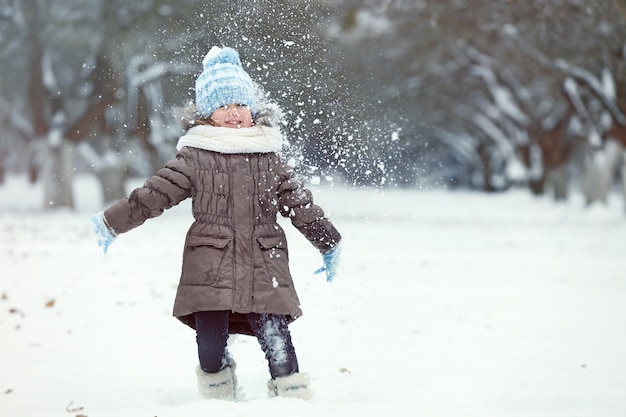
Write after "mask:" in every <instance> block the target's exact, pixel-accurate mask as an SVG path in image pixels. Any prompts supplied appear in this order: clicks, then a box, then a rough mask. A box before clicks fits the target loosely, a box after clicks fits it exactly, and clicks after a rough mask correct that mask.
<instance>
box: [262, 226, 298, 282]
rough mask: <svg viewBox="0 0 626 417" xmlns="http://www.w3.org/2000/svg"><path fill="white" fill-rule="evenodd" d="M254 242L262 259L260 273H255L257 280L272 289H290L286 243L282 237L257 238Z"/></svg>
mask: <svg viewBox="0 0 626 417" xmlns="http://www.w3.org/2000/svg"><path fill="white" fill-rule="evenodd" d="M256 241H257V243H258V244H259V248H260V252H259V255H260V257H261V259H262V263H260V267H261V271H257V275H256V276H257V278H260V279H261V280H262V281H263V282H265V283H267V284H271V286H272V287H274V288H277V287H287V288H288V287H292V286H293V282H292V280H291V274H290V272H289V254H288V251H287V241H286V240H285V238H284V236H259V237H257V238H256Z"/></svg>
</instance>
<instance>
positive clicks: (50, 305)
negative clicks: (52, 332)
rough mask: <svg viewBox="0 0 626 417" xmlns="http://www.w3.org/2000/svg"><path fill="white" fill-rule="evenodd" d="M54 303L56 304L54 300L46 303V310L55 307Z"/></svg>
mask: <svg viewBox="0 0 626 417" xmlns="http://www.w3.org/2000/svg"><path fill="white" fill-rule="evenodd" d="M54 303H55V300H54V298H53V299H52V300H49V301H48V302H46V308H52V307H54Z"/></svg>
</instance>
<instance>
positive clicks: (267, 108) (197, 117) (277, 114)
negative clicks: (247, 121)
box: [173, 83, 284, 132]
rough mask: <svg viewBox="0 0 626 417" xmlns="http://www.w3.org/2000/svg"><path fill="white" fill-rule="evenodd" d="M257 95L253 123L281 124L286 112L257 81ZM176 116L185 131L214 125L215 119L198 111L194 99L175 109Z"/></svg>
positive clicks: (270, 125)
mask: <svg viewBox="0 0 626 417" xmlns="http://www.w3.org/2000/svg"><path fill="white" fill-rule="evenodd" d="M255 87H256V90H257V91H256V95H257V103H258V104H257V107H258V110H257V113H256V114H255V115H254V120H253V123H254V124H255V125H259V126H268V127H273V126H279V125H281V124H283V122H284V113H283V111H282V109H281V108H280V106H278V104H276V103H274V102H273V101H271V100H270V99H269V98H268V97H267V94H265V91H264V90H263V88H262V87H261V86H260V85H258V84H256V83H255ZM173 113H174V117H175V118H176V120H177V121H178V123H180V127H181V128H182V129H183V131H185V132H186V131H188V130H189V129H191V128H192V127H194V126H198V125H212V126H213V121H212V120H211V119H210V118H207V117H204V116H202V115H201V114H200V112H199V111H198V108H197V107H196V104H195V103H194V102H192V101H190V102H189V103H187V104H186V105H185V106H183V107H179V108H176V109H174V110H173Z"/></svg>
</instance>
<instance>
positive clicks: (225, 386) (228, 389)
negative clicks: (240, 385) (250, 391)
mask: <svg viewBox="0 0 626 417" xmlns="http://www.w3.org/2000/svg"><path fill="white" fill-rule="evenodd" d="M196 375H197V376H198V391H200V395H202V396H203V397H204V398H206V399H217V400H235V398H236V394H237V378H236V377H235V369H234V368H232V367H230V366H227V367H226V368H224V369H222V370H221V371H219V372H216V373H214V374H210V373H208V372H204V371H203V370H202V369H201V368H200V366H198V367H197V368H196Z"/></svg>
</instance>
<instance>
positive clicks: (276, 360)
mask: <svg viewBox="0 0 626 417" xmlns="http://www.w3.org/2000/svg"><path fill="white" fill-rule="evenodd" d="M229 314H230V312H229V311H203V312H198V313H195V320H196V341H197V342H198V358H199V359H200V367H201V368H202V370H203V371H205V372H208V373H215V372H219V371H221V370H222V369H224V368H225V367H226V366H228V365H229V363H230V357H229V354H228V352H227V350H226V342H227V341H228V318H229ZM246 318H247V319H248V322H249V323H250V326H251V327H252V330H253V331H254V334H255V336H256V338H257V340H258V341H259V344H260V345H261V349H263V352H265V357H266V358H267V361H268V364H269V370H270V375H271V376H272V378H277V377H280V376H287V375H291V374H293V373H296V372H298V359H297V357H296V351H295V349H294V347H293V343H292V341H291V334H290V332H289V327H288V325H287V319H286V318H285V316H282V315H276V314H257V313H249V314H247V315H246Z"/></svg>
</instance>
